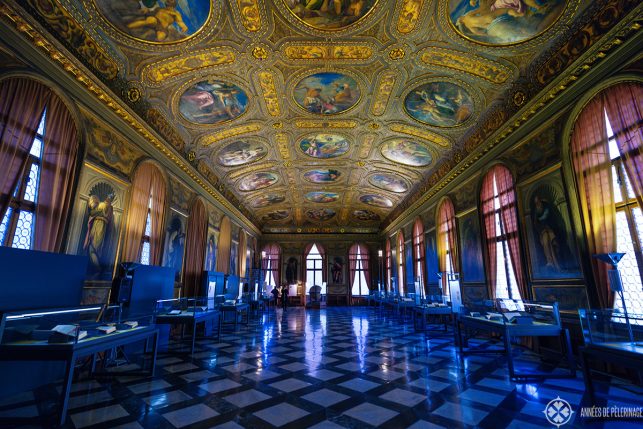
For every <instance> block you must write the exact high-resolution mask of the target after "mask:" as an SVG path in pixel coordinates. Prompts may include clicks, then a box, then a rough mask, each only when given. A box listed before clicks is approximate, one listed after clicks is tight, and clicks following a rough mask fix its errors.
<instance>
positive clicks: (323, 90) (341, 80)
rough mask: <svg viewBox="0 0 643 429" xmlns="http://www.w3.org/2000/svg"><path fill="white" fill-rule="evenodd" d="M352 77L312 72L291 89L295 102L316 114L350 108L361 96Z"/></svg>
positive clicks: (333, 112) (335, 112) (338, 111)
mask: <svg viewBox="0 0 643 429" xmlns="http://www.w3.org/2000/svg"><path fill="white" fill-rule="evenodd" d="M361 94H362V93H361V90H360V88H359V85H358V84H357V82H356V81H355V79H353V78H352V77H350V76H348V75H346V74H343V73H337V72H321V73H314V74H311V75H309V76H307V77H304V78H303V79H301V80H300V81H299V82H298V83H297V85H295V88H294V89H293V98H294V100H295V102H296V103H297V104H298V105H299V106H300V107H301V108H303V109H304V110H306V111H307V112H310V113H315V114H318V115H334V114H338V113H342V112H346V111H347V110H350V109H352V108H353V107H355V105H356V104H357V103H358V102H359V100H360V98H361Z"/></svg>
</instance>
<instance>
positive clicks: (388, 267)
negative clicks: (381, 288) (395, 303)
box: [385, 238, 392, 293]
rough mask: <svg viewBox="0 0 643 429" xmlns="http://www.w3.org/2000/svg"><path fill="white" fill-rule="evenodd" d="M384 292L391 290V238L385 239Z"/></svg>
mask: <svg viewBox="0 0 643 429" xmlns="http://www.w3.org/2000/svg"><path fill="white" fill-rule="evenodd" d="M385 263H386V293H389V292H390V291H391V276H392V267H391V265H392V264H391V239H390V238H389V239H387V240H386V261H385Z"/></svg>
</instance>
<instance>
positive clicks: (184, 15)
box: [95, 0, 211, 43]
mask: <svg viewBox="0 0 643 429" xmlns="http://www.w3.org/2000/svg"><path fill="white" fill-rule="evenodd" d="M95 3H96V6H97V8H98V10H99V11H100V12H101V13H102V14H103V15H104V16H105V18H106V19H107V20H108V21H109V23H110V24H112V25H113V26H114V27H116V28H117V29H118V30H120V31H121V32H123V33H125V34H127V35H128V36H131V37H133V38H135V39H138V40H142V41H145V42H152V43H171V42H178V41H181V40H185V39H187V38H189V37H191V36H193V35H194V34H196V33H198V32H199V30H200V29H201V27H203V25H204V24H205V23H206V22H207V20H208V18H209V17H210V12H211V5H210V0H191V1H186V0H141V1H138V2H137V1H132V0H95Z"/></svg>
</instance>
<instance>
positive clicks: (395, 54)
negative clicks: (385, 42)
mask: <svg viewBox="0 0 643 429" xmlns="http://www.w3.org/2000/svg"><path fill="white" fill-rule="evenodd" d="M405 55H406V52H404V49H402V48H395V49H391V50H390V51H389V53H388V57H389V58H390V59H392V60H393V61H398V60H401V59H402V58H404V56H405Z"/></svg>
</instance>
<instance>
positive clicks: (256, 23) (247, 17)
mask: <svg viewBox="0 0 643 429" xmlns="http://www.w3.org/2000/svg"><path fill="white" fill-rule="evenodd" d="M237 6H238V7H239V15H240V16H241V23H242V24H243V26H244V27H245V28H246V30H248V31H251V32H255V31H259V30H260V29H261V12H260V10H259V3H258V2H257V0H237Z"/></svg>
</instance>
